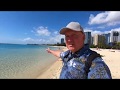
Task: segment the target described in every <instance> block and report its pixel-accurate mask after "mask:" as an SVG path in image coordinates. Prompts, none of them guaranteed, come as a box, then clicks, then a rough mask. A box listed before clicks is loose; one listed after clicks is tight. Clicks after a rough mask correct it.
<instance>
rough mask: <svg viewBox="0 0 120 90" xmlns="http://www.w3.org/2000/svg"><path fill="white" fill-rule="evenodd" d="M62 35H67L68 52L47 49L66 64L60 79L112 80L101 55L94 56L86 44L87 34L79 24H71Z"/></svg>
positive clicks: (63, 30) (61, 31) (61, 32)
mask: <svg viewBox="0 0 120 90" xmlns="http://www.w3.org/2000/svg"><path fill="white" fill-rule="evenodd" d="M60 34H62V35H65V40H66V47H67V48H68V50H67V51H65V52H60V51H55V50H50V49H49V48H48V49H47V51H48V52H49V53H52V54H53V55H55V56H57V57H60V58H61V59H62V61H63V63H64V65H63V67H62V71H61V74H60V79H112V77H111V72H110V70H109V67H108V66H107V65H106V64H105V62H104V61H103V59H102V58H101V57H100V56H99V54H96V55H97V56H98V57H95V55H92V52H93V51H92V50H90V49H89V47H88V45H85V44H84V40H85V34H84V31H83V28H82V27H81V25H80V24H79V23H78V22H70V23H69V24H68V25H67V26H66V27H64V28H62V29H61V30H60ZM91 56H92V57H94V58H91ZM90 58H91V60H89V59H90Z"/></svg>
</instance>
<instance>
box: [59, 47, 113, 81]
mask: <svg viewBox="0 0 120 90" xmlns="http://www.w3.org/2000/svg"><path fill="white" fill-rule="evenodd" d="M90 53H91V50H90V49H89V47H88V46H86V45H84V47H83V48H82V49H80V50H79V51H77V52H76V53H74V54H72V52H71V51H69V50H68V51H66V52H62V53H61V54H60V57H61V58H62V60H63V67H62V71H61V74H60V79H112V77H111V72H110V70H109V68H108V66H107V65H106V63H105V62H104V61H103V59H102V58H101V57H97V58H95V59H94V60H93V61H92V64H91V67H90V68H89V70H90V71H89V72H88V74H86V72H85V70H84V68H85V62H86V61H87V57H88V56H89V55H90Z"/></svg>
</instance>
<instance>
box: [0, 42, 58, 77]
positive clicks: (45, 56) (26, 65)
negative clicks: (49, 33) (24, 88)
mask: <svg viewBox="0 0 120 90" xmlns="http://www.w3.org/2000/svg"><path fill="white" fill-rule="evenodd" d="M48 47H49V46H46V45H19V44H0V79H1V78H2V79H9V78H10V79H14V78H15V79H20V78H21V79H22V78H36V77H37V76H39V75H40V73H41V72H42V71H44V69H45V68H46V67H48V66H49V65H50V64H52V63H53V62H54V61H56V60H57V59H58V58H57V57H55V56H53V55H52V54H49V53H47V52H46V49H47V48H48ZM50 48H51V49H54V50H56V49H58V48H57V47H50Z"/></svg>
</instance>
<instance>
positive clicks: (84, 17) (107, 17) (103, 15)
mask: <svg viewBox="0 0 120 90" xmlns="http://www.w3.org/2000/svg"><path fill="white" fill-rule="evenodd" d="M71 21H74V22H79V23H80V25H81V26H82V27H83V29H84V31H85V32H87V31H90V32H91V33H92V36H93V35H94V34H96V33H97V34H103V33H109V32H110V31H112V30H117V31H120V11H0V43H14V44H56V43H60V40H61V38H64V35H60V34H59V31H60V29H61V28H63V27H65V26H66V25H67V24H68V23H69V22H71Z"/></svg>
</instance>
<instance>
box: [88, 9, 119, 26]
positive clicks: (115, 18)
mask: <svg viewBox="0 0 120 90" xmlns="http://www.w3.org/2000/svg"><path fill="white" fill-rule="evenodd" d="M88 24H90V25H93V24H107V25H108V26H113V25H117V24H120V11H106V12H102V13H99V14H97V15H96V16H94V15H93V14H91V15H90V17H89V22H88Z"/></svg>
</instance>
